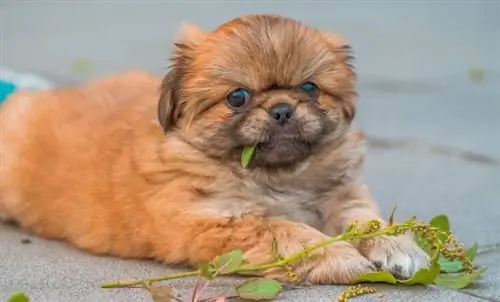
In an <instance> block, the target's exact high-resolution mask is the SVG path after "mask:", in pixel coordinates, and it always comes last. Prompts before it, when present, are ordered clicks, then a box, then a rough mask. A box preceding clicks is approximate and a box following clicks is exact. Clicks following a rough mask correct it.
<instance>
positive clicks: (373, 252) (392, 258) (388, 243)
mask: <svg viewBox="0 0 500 302" xmlns="http://www.w3.org/2000/svg"><path fill="white" fill-rule="evenodd" d="M369 246H370V247H369V248H368V249H367V251H366V257H367V258H368V259H369V260H370V261H371V262H373V263H374V264H375V265H376V266H377V267H378V268H379V269H380V270H383V271H389V272H390V273H391V274H393V275H394V276H395V277H397V278H398V279H408V278H410V277H411V276H412V275H413V274H414V273H416V272H417V271H418V270H420V269H422V268H427V267H428V266H429V261H430V258H429V256H428V255H427V253H426V252H424V251H423V250H422V249H421V248H420V247H419V246H418V245H417V244H416V243H415V242H414V241H413V240H412V238H411V237H410V236H408V235H403V236H397V237H395V236H383V237H380V238H376V239H373V240H371V242H370V244H369Z"/></svg>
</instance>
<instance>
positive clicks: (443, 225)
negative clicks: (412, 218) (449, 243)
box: [429, 215, 450, 243]
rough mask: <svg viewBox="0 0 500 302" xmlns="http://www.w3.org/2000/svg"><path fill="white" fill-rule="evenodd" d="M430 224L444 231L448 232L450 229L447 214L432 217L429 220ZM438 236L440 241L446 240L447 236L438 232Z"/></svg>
mask: <svg viewBox="0 0 500 302" xmlns="http://www.w3.org/2000/svg"><path fill="white" fill-rule="evenodd" d="M429 224H430V225H432V226H434V227H438V228H440V229H441V230H442V231H444V232H449V231H450V220H449V219H448V216H446V215H438V216H436V217H434V218H432V219H431V221H430V222H429ZM438 238H439V240H440V241H441V242H443V243H444V242H446V238H447V236H446V235H445V234H439V235H438Z"/></svg>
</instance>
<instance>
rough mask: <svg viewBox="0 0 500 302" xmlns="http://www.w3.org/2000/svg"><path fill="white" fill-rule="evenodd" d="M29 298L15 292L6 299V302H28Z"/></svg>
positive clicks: (22, 293) (24, 294)
mask: <svg viewBox="0 0 500 302" xmlns="http://www.w3.org/2000/svg"><path fill="white" fill-rule="evenodd" d="M29 301H30V298H29V297H28V295H27V294H26V293H24V292H15V293H13V294H12V295H11V296H10V297H9V298H8V299H7V302H29Z"/></svg>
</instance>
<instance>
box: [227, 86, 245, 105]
mask: <svg viewBox="0 0 500 302" xmlns="http://www.w3.org/2000/svg"><path fill="white" fill-rule="evenodd" d="M248 101H250V92H248V91H247V90H245V89H243V88H239V89H236V90H235V91H233V92H231V93H230V94H228V95H227V97H226V102H227V103H228V104H229V106H231V107H233V108H240V107H243V106H245V105H246V104H247V103H248Z"/></svg>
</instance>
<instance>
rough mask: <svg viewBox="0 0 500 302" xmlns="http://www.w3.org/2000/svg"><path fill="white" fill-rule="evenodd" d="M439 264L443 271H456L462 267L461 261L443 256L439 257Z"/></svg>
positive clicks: (461, 269)
mask: <svg viewBox="0 0 500 302" xmlns="http://www.w3.org/2000/svg"><path fill="white" fill-rule="evenodd" d="M439 265H440V266H441V271H443V272H445V273H458V272H461V271H463V269H464V265H463V263H462V262H461V261H456V260H455V261H450V260H448V259H446V258H444V257H440V258H439Z"/></svg>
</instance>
